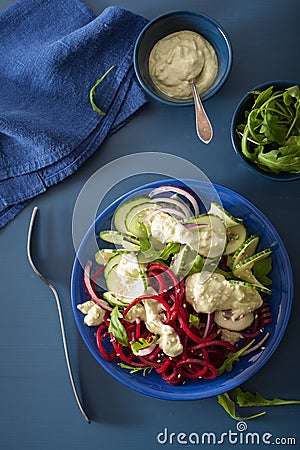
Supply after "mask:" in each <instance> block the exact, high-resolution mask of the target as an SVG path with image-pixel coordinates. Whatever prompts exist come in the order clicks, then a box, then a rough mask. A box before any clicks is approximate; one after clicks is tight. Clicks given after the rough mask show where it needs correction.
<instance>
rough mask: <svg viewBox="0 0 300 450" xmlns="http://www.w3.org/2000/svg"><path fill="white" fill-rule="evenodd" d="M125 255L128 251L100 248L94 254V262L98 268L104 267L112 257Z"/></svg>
mask: <svg viewBox="0 0 300 450" xmlns="http://www.w3.org/2000/svg"><path fill="white" fill-rule="evenodd" d="M126 253H130V250H124V249H122V248H119V249H113V248H102V249H101V250H98V251H97V252H96V253H95V261H96V263H97V264H99V266H105V265H106V264H107V263H108V261H109V260H110V259H111V258H112V257H113V256H116V255H118V254H126Z"/></svg>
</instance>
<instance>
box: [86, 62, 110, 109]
mask: <svg viewBox="0 0 300 450" xmlns="http://www.w3.org/2000/svg"><path fill="white" fill-rule="evenodd" d="M114 67H115V66H111V67H110V68H109V69H108V70H107V71H106V72H105V74H104V75H102V77H101V78H99V80H97V81H96V83H95V84H94V86H93V87H92V88H91V90H90V102H91V105H92V108H93V110H94V111H96V112H97V113H99V114H101V116H105V114H106V113H105V112H103V111H102V110H101V109H100V108H98V106H97V105H96V103H95V102H94V96H95V93H96V88H97V86H98V85H99V84H100V83H101V82H102V81H103V80H104V78H105V77H106V75H108V74H109V72H110V71H111V70H112V69H114Z"/></svg>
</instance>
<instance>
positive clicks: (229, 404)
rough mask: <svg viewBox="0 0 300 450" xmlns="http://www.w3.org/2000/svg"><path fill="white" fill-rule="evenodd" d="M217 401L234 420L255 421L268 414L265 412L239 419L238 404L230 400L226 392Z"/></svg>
mask: <svg viewBox="0 0 300 450" xmlns="http://www.w3.org/2000/svg"><path fill="white" fill-rule="evenodd" d="M217 399H218V403H219V405H221V406H222V407H223V408H224V409H225V411H226V412H227V413H228V414H229V415H230V417H232V418H233V419H234V420H250V419H255V418H257V417H260V416H263V415H264V414H266V413H265V411H263V412H261V413H258V414H254V415H252V416H248V417H239V416H237V415H236V404H235V402H234V401H233V400H232V399H231V398H230V396H229V394H228V393H227V392H225V393H224V394H220V395H218V397H217Z"/></svg>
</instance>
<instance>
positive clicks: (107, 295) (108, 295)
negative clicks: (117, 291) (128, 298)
mask: <svg viewBox="0 0 300 450" xmlns="http://www.w3.org/2000/svg"><path fill="white" fill-rule="evenodd" d="M103 298H104V299H105V300H106V301H107V302H108V303H110V304H111V305H112V306H122V307H124V308H126V306H128V303H125V302H123V301H121V300H120V299H119V298H118V297H116V296H115V295H114V294H113V293H112V292H109V291H108V292H104V293H103Z"/></svg>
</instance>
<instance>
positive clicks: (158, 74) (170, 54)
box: [149, 30, 218, 99]
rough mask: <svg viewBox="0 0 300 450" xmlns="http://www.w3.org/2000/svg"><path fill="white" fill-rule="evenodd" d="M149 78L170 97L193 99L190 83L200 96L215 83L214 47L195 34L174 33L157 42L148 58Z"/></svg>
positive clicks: (188, 32)
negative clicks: (194, 84) (193, 81)
mask: <svg viewBox="0 0 300 450" xmlns="http://www.w3.org/2000/svg"><path fill="white" fill-rule="evenodd" d="M149 72H150V77H151V79H152V81H153V83H154V84H155V86H156V87H157V88H158V89H159V90H160V91H161V92H163V93H164V94H166V95H168V96H169V97H173V98H180V99H187V98H191V97H192V89H191V85H190V80H195V82H196V87H197V90H198V92H199V94H201V93H203V92H205V91H206V90H207V89H208V88H209V87H210V86H211V85H212V84H213V82H214V80H215V78H216V76H217V72H218V61H217V56H216V52H215V50H214V48H213V46H212V45H211V44H210V43H209V42H208V41H207V40H206V39H204V37H203V36H201V35H200V34H198V33H195V32H194V31H189V30H182V31H177V32H175V33H172V34H169V35H167V36H165V37H164V38H162V39H161V40H159V41H158V42H157V43H156V44H155V45H154V47H153V49H152V50H151V53H150V57H149Z"/></svg>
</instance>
